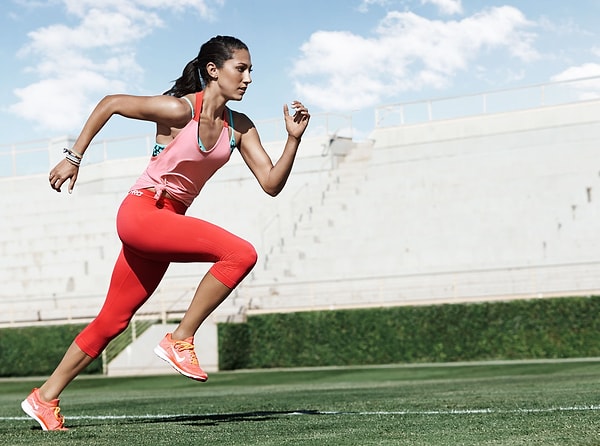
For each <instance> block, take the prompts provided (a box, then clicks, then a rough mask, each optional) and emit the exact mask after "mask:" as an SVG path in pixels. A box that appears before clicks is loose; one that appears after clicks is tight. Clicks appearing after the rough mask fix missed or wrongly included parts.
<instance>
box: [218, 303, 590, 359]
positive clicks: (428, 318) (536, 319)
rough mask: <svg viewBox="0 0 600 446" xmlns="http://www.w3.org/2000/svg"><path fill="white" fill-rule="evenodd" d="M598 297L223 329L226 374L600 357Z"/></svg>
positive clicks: (275, 317) (261, 320) (348, 314)
mask: <svg viewBox="0 0 600 446" xmlns="http://www.w3.org/2000/svg"><path fill="white" fill-rule="evenodd" d="M599 316H600V297H598V296H593V297H569V298H556V299H534V300H515V301H508V302H494V303H490V302H488V303H469V304H446V305H435V306H415V307H393V308H378V309H356V310H341V311H321V312H301V313H286V314H268V315H257V316H251V317H249V318H248V321H247V322H246V323H243V324H220V325H219V358H220V364H219V366H220V368H221V369H222V370H233V369H240V368H269V367H299V366H329V365H361V364H388V363H414V362H445V361H473V360H492V359H547V358H569V357H593V356H600V317H599Z"/></svg>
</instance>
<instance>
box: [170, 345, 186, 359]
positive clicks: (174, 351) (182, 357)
mask: <svg viewBox="0 0 600 446" xmlns="http://www.w3.org/2000/svg"><path fill="white" fill-rule="evenodd" d="M171 350H173V356H175V359H176V360H177V362H183V361H185V356H179V355H178V354H177V350H175V347H171Z"/></svg>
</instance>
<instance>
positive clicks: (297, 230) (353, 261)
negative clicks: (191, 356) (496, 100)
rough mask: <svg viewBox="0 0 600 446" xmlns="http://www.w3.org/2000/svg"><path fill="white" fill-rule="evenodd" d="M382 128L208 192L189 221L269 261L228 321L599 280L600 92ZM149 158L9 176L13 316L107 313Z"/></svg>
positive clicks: (5, 213)
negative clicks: (267, 177) (103, 309)
mask: <svg viewBox="0 0 600 446" xmlns="http://www.w3.org/2000/svg"><path fill="white" fill-rule="evenodd" d="M371 138H372V139H373V141H374V144H372V143H371V144H369V143H363V144H360V145H358V147H356V148H354V149H353V150H352V151H351V152H350V153H349V154H348V155H347V157H346V159H345V160H344V161H343V162H340V163H339V165H338V162H337V161H336V160H332V158H331V157H328V156H325V157H322V156H321V153H322V152H323V150H324V148H325V147H326V146H327V144H328V138H327V136H326V135H323V136H322V137H315V138H313V139H308V140H305V141H304V142H303V146H302V150H303V152H302V153H301V155H300V158H299V160H298V162H297V165H296V166H295V169H294V173H293V174H292V177H291V178H290V182H289V184H288V186H287V188H286V190H285V191H284V192H283V193H282V194H281V195H280V196H279V197H277V198H274V199H273V198H271V197H268V196H267V195H266V194H264V193H263V192H262V191H261V190H260V188H259V186H258V184H257V182H256V180H255V179H254V178H253V177H252V176H251V174H250V173H249V171H248V169H247V167H246V166H245V165H243V164H242V162H241V161H240V159H239V155H234V159H233V160H232V161H231V162H230V164H229V165H227V166H226V167H225V168H224V169H223V170H221V171H220V172H218V173H217V175H216V176H215V177H214V178H213V179H212V180H211V182H210V183H209V184H208V185H207V186H206V188H205V190H204V191H203V192H202V194H201V195H200V197H199V198H198V199H197V201H196V202H195V203H194V205H193V206H192V208H191V209H190V211H189V215H195V216H199V217H201V218H205V219H207V220H209V221H212V222H215V223H216V224H219V225H222V226H224V227H225V228H227V229H229V230H230V231H232V232H234V233H237V234H239V235H241V236H242V237H245V238H247V239H248V240H250V241H251V242H253V243H254V244H255V246H256V247H257V250H258V251H259V255H260V259H259V264H258V265H257V267H256V268H255V270H254V271H253V273H252V274H251V275H250V276H249V277H248V278H247V279H246V281H245V282H244V283H243V284H242V285H241V286H240V287H239V288H238V289H237V290H236V291H235V293H234V294H233V295H232V296H231V297H230V298H229V299H228V300H227V301H226V303H225V304H223V306H222V307H221V308H220V309H219V311H218V316H219V317H220V318H221V319H223V318H227V317H232V315H235V314H240V313H244V312H245V311H247V310H248V309H249V310H250V311H255V312H256V311H287V310H293V309H310V308H336V307H345V306H362V305H398V304H407V303H424V302H438V301H458V300H470V299H473V300H474V299H494V298H507V297H509V298H515V297H531V296H550V295H555V294H585V293H591V292H595V291H598V290H600V274H599V273H600V254H599V253H600V250H599V248H600V246H599V245H600V237H599V236H598V233H597V232H598V231H596V227H597V223H596V222H597V221H598V212H599V208H598V203H599V202H600V184H599V181H600V176H599V172H600V165H599V164H598V162H597V160H598V156H597V150H596V145H597V141H599V140H600V101H592V102H583V103H578V104H572V105H564V106H557V107H548V108H540V109H535V110H528V111H520V112H514V113H505V114H496V115H483V116H477V117H471V118H463V119H456V120H446V121H434V122H429V123H425V124H417V125H407V126H400V127H390V128H382V129H377V130H376V131H374V132H373V134H372V135H371ZM278 150H280V149H279V144H273V145H272V147H270V151H271V152H272V154H273V156H276V155H277V154H278ZM145 164H146V159H130V160H119V161H111V162H105V163H101V164H96V165H89V166H85V167H84V168H83V169H82V172H81V174H80V179H79V182H78V188H77V190H76V191H75V193H74V194H73V195H68V194H66V193H64V192H63V193H62V194H57V193H55V192H54V191H52V190H51V189H50V188H49V186H48V185H47V175H45V174H44V175H39V176H32V177H13V178H4V179H0V186H1V187H2V190H3V194H1V196H0V206H1V208H2V218H1V219H0V262H1V263H0V315H1V320H0V322H4V323H8V322H11V321H13V322H15V321H29V320H35V319H37V318H38V316H39V317H40V318H41V319H43V320H49V319H53V318H65V317H67V318H68V317H70V318H77V317H82V318H89V317H92V316H93V315H94V314H95V313H96V312H97V310H98V309H99V307H100V305H101V302H102V299H103V295H104V292H105V290H106V287H107V284H108V280H109V276H110V271H111V268H112V263H113V261H114V259H115V257H116V255H117V252H118V249H119V242H118V239H117V237H116V233H115V229H114V218H115V214H116V210H117V208H118V205H119V203H120V201H121V199H122V198H123V196H124V194H125V193H126V191H127V189H128V187H129V186H130V185H131V184H132V183H133V182H134V181H135V178H136V177H137V175H139V173H140V172H141V171H142V170H143V168H144V167H145ZM332 165H336V166H337V168H335V169H331V167H332ZM148 230H154V228H148ZM207 268H208V266H205V265H197V264H182V265H173V266H172V267H171V269H170V270H169V272H168V273H167V277H166V278H165V280H164V282H163V283H162V284H161V286H160V287H159V289H158V290H157V292H156V294H155V296H153V297H152V298H151V299H150V301H149V302H148V304H146V305H145V306H144V307H143V309H142V312H144V311H145V312H160V311H172V312H181V311H184V310H185V307H186V305H187V303H188V302H189V298H190V296H191V294H192V293H193V291H194V289H195V287H196V285H197V283H198V281H199V279H200V278H201V276H202V274H203V273H204V271H206V269H207Z"/></svg>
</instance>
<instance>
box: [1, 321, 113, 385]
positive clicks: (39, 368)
mask: <svg viewBox="0 0 600 446" xmlns="http://www.w3.org/2000/svg"><path fill="white" fill-rule="evenodd" d="M83 327H84V326H82V325H60V326H48V327H24V328H6V329H2V330H0V376H42V375H43V376H45V375H49V374H50V373H52V371H54V368H55V367H56V365H57V364H58V362H59V361H60V360H61V358H62V357H63V355H64V354H65V351H66V350H67V347H68V346H69V345H71V343H72V342H73V339H74V338H75V336H77V334H78V333H79V332H80V331H81V330H82V329H83ZM99 372H102V362H101V361H100V360H96V361H94V362H93V363H92V364H91V365H90V366H89V367H88V368H87V369H86V373H99Z"/></svg>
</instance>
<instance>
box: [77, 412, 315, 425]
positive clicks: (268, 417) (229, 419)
mask: <svg viewBox="0 0 600 446" xmlns="http://www.w3.org/2000/svg"><path fill="white" fill-rule="evenodd" d="M296 415H324V413H323V412H321V411H318V410H293V411H286V410H282V411H254V412H238V413H226V414H198V415H193V414H185V415H163V416H160V415H157V416H148V417H140V418H136V417H131V418H128V417H124V418H123V419H121V420H118V422H117V424H163V423H179V424H185V425H189V426H216V425H218V424H219V423H237V422H246V421H253V422H256V421H272V420H276V419H278V418H281V417H289V416H296ZM73 421H75V423H74V424H73V425H72V427H73V428H78V427H84V426H89V427H91V426H95V425H97V424H96V423H93V422H92V423H90V422H87V423H86V422H84V423H82V422H81V420H73ZM78 421H79V422H78ZM65 424H66V425H67V427H69V426H68V424H69V423H68V419H67V422H66V423H65Z"/></svg>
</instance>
